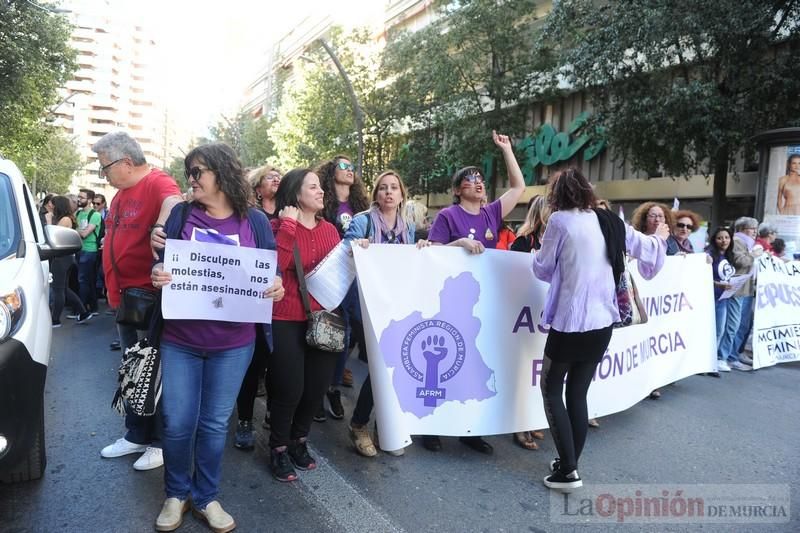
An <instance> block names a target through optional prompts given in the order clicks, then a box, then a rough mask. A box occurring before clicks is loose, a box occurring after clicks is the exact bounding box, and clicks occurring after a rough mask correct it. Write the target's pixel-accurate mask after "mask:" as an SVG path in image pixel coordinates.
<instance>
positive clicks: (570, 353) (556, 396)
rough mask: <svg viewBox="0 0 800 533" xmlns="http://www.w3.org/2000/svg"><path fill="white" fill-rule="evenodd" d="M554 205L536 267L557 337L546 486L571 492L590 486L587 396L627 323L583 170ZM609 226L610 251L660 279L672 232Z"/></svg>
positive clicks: (550, 349)
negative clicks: (552, 448)
mask: <svg viewBox="0 0 800 533" xmlns="http://www.w3.org/2000/svg"><path fill="white" fill-rule="evenodd" d="M548 202H549V204H550V208H551V209H552V211H553V213H552V215H550V219H549V220H548V222H547V229H546V230H545V232H544V235H543V236H542V247H541V249H540V250H539V251H538V252H536V253H535V255H534V259H533V272H534V274H535V275H536V277H537V278H539V279H541V280H542V281H546V282H548V283H550V289H549V290H548V292H547V299H546V301H545V308H544V317H543V321H544V323H545V324H549V325H550V333H549V335H548V337H547V343H546V344H545V349H544V362H543V363H544V364H543V376H542V398H543V400H544V409H545V413H546V415H547V421H548V423H549V424H550V429H551V433H552V435H553V440H554V441H555V445H556V449H557V450H558V458H557V459H555V460H554V461H552V462H551V463H550V468H551V471H552V473H551V475H549V476H547V477H546V478H544V484H545V486H547V487H549V488H552V489H559V490H563V491H570V490H572V489H575V488H578V487H581V486H582V485H583V483H582V481H581V478H580V476H579V475H578V471H577V468H578V458H579V457H580V455H581V451H582V450H583V445H584V443H585V441H586V433H587V429H588V413H587V406H586V395H587V393H588V391H589V385H590V384H591V381H592V376H594V372H595V368H596V367H597V364H598V363H599V362H600V360H601V358H602V357H603V353H605V351H606V348H607V347H608V343H609V341H610V340H611V330H612V327H613V324H614V323H615V322H618V321H619V320H620V317H619V309H618V308H617V299H616V284H615V282H614V277H613V272H612V265H611V262H610V260H609V255H611V254H609V253H608V251H607V244H606V236H604V233H605V232H604V231H603V230H601V224H600V221H599V219H598V216H599V215H600V214H602V213H595V211H594V210H593V208H594V206H595V205H596V204H597V198H596V196H595V194H594V191H593V190H592V186H591V184H590V183H589V181H588V180H587V179H586V178H585V177H584V176H583V175H582V174H581V173H580V171H578V170H577V169H574V168H569V169H567V170H564V171H562V172H559V173H558V174H556V175H555V176H554V177H553V179H552V180H551V184H550V191H549V196H548ZM605 220H606V221H607V223H608V224H610V227H609V230H612V231H610V232H609V234H608V238H609V239H611V240H609V244H611V246H610V249H612V250H613V249H617V250H618V251H619V253H620V254H622V252H623V251H625V250H627V252H628V254H630V255H631V256H633V257H636V258H637V259H639V272H640V273H641V274H642V276H643V277H644V278H645V279H650V278H652V277H653V276H655V275H656V273H658V271H659V270H660V269H661V267H662V265H663V264H664V258H665V255H666V246H667V245H666V239H667V237H669V226H667V225H666V224H661V225H660V226H659V227H658V229H657V231H656V233H655V235H650V236H647V235H644V234H642V233H640V232H638V231H636V230H634V229H633V228H632V227H630V226H628V225H626V224H623V223H622V222H621V221H620V220H618V219H616V217H614V216H611V217H608V218H605ZM623 236H624V237H623ZM615 237H616V239H615ZM623 240H624V242H623ZM565 377H566V406H565V404H564V400H563V399H562V390H563V388H564V379H565Z"/></svg>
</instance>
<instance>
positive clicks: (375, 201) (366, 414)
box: [344, 170, 430, 457]
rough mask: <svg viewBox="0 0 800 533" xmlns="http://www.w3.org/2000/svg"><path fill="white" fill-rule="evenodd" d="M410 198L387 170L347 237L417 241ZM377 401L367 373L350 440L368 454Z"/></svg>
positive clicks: (361, 242)
mask: <svg viewBox="0 0 800 533" xmlns="http://www.w3.org/2000/svg"><path fill="white" fill-rule="evenodd" d="M407 199H408V193H407V192H406V186H405V184H404V183H403V180H402V179H401V178H400V175H399V174H397V173H396V172H395V171H393V170H387V171H386V172H383V173H382V174H380V175H379V176H378V178H377V179H376V180H375V188H374V189H373V190H372V205H371V206H370V208H369V210H368V211H364V212H362V213H359V214H357V215H356V216H355V217H353V221H352V222H351V223H350V227H349V228H347V232H346V233H345V234H344V241H345V242H352V243H356V244H358V245H359V246H361V247H363V248H367V247H368V246H369V244H370V243H375V244H414V232H415V230H416V227H415V225H414V223H413V222H412V221H410V220H407V219H406V216H405V215H404V213H405V206H406V200H407ZM429 245H430V243H429V242H428V241H427V240H425V239H421V240H419V241H417V248H423V247H425V246H429ZM362 338H363V337H362ZM361 347H362V349H361V351H360V352H359V357H360V358H361V359H362V360H363V361H364V362H367V354H366V349H365V348H366V345H365V343H362V345H361ZM374 405H375V404H374V400H373V397H372V381H371V380H370V377H369V374H367V378H366V379H365V380H364V384H363V385H361V390H360V391H359V393H358V400H357V401H356V407H355V409H354V410H353V417H352V418H351V419H350V440H351V441H352V442H353V446H355V448H356V451H357V452H358V453H359V454H360V455H363V456H364V457H374V456H376V455H377V454H378V450H377V449H376V447H375V443H373V442H372V436H371V435H370V431H369V429H368V428H367V424H368V423H369V418H370V415H371V414H372V408H373V406H374ZM388 453H390V454H391V455H395V456H398V455H403V450H402V449H400V450H394V451H390V452H388Z"/></svg>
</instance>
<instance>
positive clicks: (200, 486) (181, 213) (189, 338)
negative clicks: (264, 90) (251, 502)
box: [151, 143, 284, 532]
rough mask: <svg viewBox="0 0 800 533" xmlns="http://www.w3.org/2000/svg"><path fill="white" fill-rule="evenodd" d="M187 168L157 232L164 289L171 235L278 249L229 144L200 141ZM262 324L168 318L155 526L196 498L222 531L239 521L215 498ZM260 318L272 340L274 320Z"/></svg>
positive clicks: (173, 519) (173, 518)
mask: <svg viewBox="0 0 800 533" xmlns="http://www.w3.org/2000/svg"><path fill="white" fill-rule="evenodd" d="M185 168H186V179H187V180H188V181H189V184H190V185H191V188H192V194H193V201H192V202H191V203H181V204H178V205H177V206H175V208H174V209H173V210H172V212H171V213H170V216H169V218H168V219H167V222H166V225H165V228H164V231H163V232H154V235H153V238H152V243H153V245H154V247H155V248H157V249H160V260H161V261H160V262H158V263H157V264H156V265H155V266H154V267H153V270H152V273H151V279H152V282H153V286H154V287H156V288H159V289H160V288H162V287H164V286H165V285H168V284H169V283H170V281H171V280H172V275H171V274H170V273H169V272H166V271H164V264H163V258H164V238H170V239H182V240H193V241H203V242H213V243H217V244H226V245H230V246H246V247H251V248H261V249H266V250H274V249H275V239H274V237H273V235H272V231H271V229H270V227H269V224H268V223H267V217H266V216H265V215H264V213H262V212H261V211H259V210H258V209H255V208H250V207H249V206H248V195H249V187H248V184H247V182H246V181H245V179H244V176H243V172H242V165H241V163H240V162H239V160H238V159H237V157H236V154H235V153H234V152H233V150H232V149H231V148H230V147H229V146H227V145H225V144H221V143H219V144H207V145H204V146H200V147H198V148H195V149H194V150H192V151H191V152H189V155H187V156H186V159H185ZM156 233H157V234H156ZM283 294H284V289H283V285H282V283H281V278H280V277H276V278H275V282H274V284H273V285H272V287H271V288H269V289H267V291H266V292H265V293H264V297H266V298H272V299H273V300H274V301H275V302H279V301H280V300H281V298H283ZM159 314H160V313H159ZM256 327H257V324H253V323H240V322H227V321H215V320H164V321H163V330H162V334H161V343H160V351H161V369H162V383H163V386H162V389H163V392H162V397H161V407H162V413H163V417H164V484H165V489H166V493H167V500H166V501H165V502H164V505H163V508H162V509H161V513H160V514H159V515H158V518H157V519H156V530H157V531H172V530H174V529H177V528H178V527H179V526H180V524H181V522H182V520H183V514H184V512H186V511H187V510H188V508H189V505H190V504H189V500H190V499H191V505H192V507H193V508H194V511H195V513H196V514H197V515H198V516H200V517H201V518H203V519H204V520H205V521H206V522H208V524H209V526H210V527H211V529H213V530H214V531H223V532H224V531H230V530H232V529H233V528H235V527H236V523H235V522H234V520H233V518H232V517H231V516H230V515H229V514H228V513H226V512H225V511H224V510H223V509H222V507H221V506H220V504H219V502H217V501H216V498H217V494H218V492H219V484H220V475H221V466H222V452H223V450H224V448H225V437H226V434H227V429H228V419H229V418H230V416H231V412H232V411H233V405H234V402H235V401H236V396H237V394H238V393H239V388H240V386H241V384H242V378H243V377H244V375H245V372H246V370H247V367H248V366H249V364H250V360H251V358H252V356H253V346H254V343H255V338H256ZM259 327H262V329H263V330H264V333H265V336H266V339H267V342H271V337H272V335H271V331H270V327H269V325H267V324H262V325H260V326H259Z"/></svg>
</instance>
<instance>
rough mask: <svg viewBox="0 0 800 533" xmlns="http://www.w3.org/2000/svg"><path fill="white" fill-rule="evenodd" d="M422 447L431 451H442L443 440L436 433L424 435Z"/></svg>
mask: <svg viewBox="0 0 800 533" xmlns="http://www.w3.org/2000/svg"><path fill="white" fill-rule="evenodd" d="M422 447H423V448H425V449H426V450H428V451H430V452H440V451H442V440H441V439H440V438H439V437H437V436H436V435H423V436H422Z"/></svg>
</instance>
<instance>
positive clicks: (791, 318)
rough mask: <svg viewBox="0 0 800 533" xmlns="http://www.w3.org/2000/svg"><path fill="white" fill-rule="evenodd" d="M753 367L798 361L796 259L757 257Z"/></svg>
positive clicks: (799, 264) (799, 270) (799, 266)
mask: <svg viewBox="0 0 800 533" xmlns="http://www.w3.org/2000/svg"><path fill="white" fill-rule="evenodd" d="M757 268H758V285H757V288H756V289H757V293H756V301H755V317H754V319H753V368H762V367H765V366H772V365H775V364H777V363H787V362H789V361H800V261H792V262H791V263H784V262H783V261H781V260H780V259H777V258H775V257H774V256H772V255H769V254H764V255H762V256H761V257H759V258H758V261H757Z"/></svg>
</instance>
